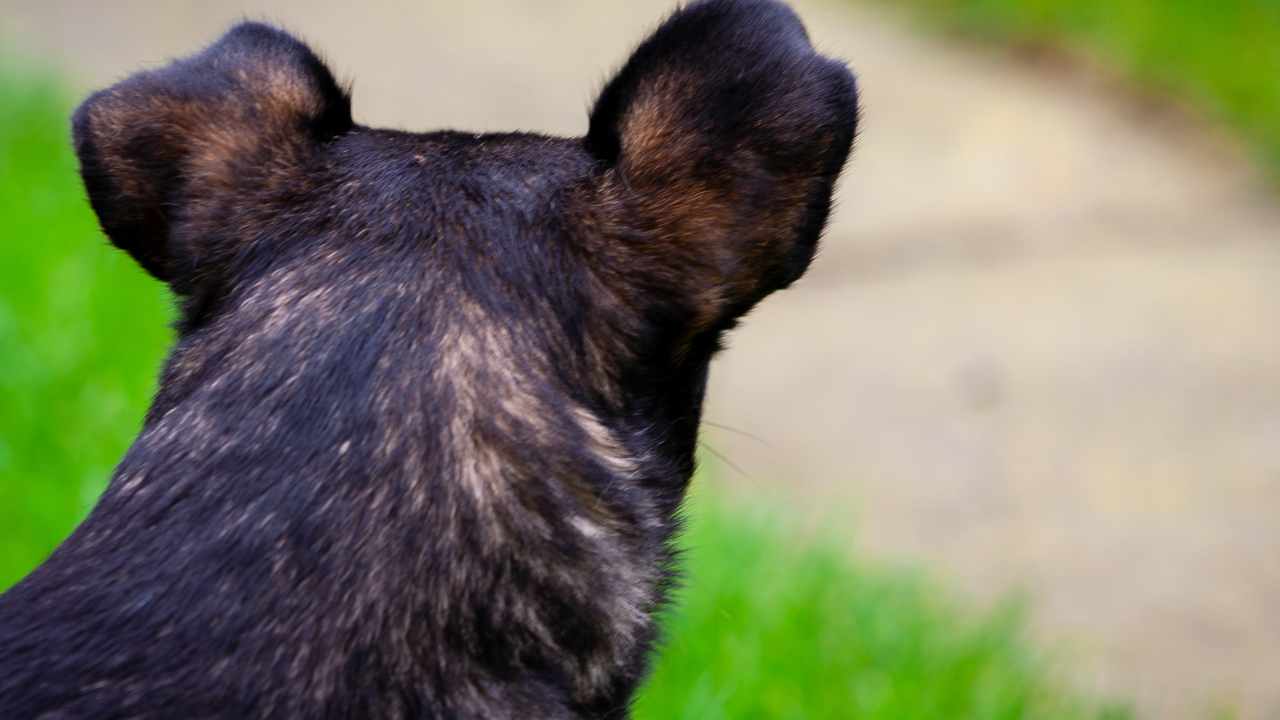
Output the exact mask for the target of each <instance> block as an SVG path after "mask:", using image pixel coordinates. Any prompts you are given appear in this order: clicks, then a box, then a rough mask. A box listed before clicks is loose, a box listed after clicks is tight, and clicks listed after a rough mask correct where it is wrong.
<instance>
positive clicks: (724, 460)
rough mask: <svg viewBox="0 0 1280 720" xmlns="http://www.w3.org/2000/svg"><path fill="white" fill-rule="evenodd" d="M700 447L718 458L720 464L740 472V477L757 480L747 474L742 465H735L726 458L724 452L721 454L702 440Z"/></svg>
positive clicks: (699, 442) (699, 443)
mask: <svg viewBox="0 0 1280 720" xmlns="http://www.w3.org/2000/svg"><path fill="white" fill-rule="evenodd" d="M698 445H699V446H700V447H702V448H703V449H705V450H706V451H707V452H709V453H711V454H712V455H714V456H715V457H716V459H717V460H719V461H720V462H722V463H724V464H725V465H728V466H729V467H731V468H733V469H734V470H737V471H738V474H739V475H741V476H742V477H744V478H746V479H748V480H755V478H753V477H752V476H751V473H749V472H747V471H746V470H743V469H742V467H741V466H740V465H738V464H737V463H735V462H734V461H732V460H730V459H729V458H728V457H725V455H724V453H722V452H720V451H718V450H716V449H715V448H713V447H711V446H710V445H708V444H707V443H705V442H703V441H702V440H699V441H698Z"/></svg>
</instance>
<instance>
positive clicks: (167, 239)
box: [72, 23, 352, 293]
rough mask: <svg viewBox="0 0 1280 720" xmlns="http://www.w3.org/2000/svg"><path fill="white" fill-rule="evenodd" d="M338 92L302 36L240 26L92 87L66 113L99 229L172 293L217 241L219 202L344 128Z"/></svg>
mask: <svg viewBox="0 0 1280 720" xmlns="http://www.w3.org/2000/svg"><path fill="white" fill-rule="evenodd" d="M351 124H352V123H351V106H350V101H349V99H348V97H347V95H346V93H345V92H344V91H343V90H342V89H341V88H340V87H339V86H338V84H337V83H336V82H335V81H334V79H333V76H332V74H330V72H329V70H328V69H327V68H326V67H325V66H324V64H323V63H321V61H320V60H319V59H318V58H317V57H316V56H315V54H314V53H312V52H311V50H309V49H308V48H307V47H306V46H305V45H303V44H302V43H301V42H299V41H297V40H295V39H294V38H292V37H290V36H289V35H287V34H286V33H284V32H282V31H280V30H277V29H275V28H272V27H269V26H267V25H262V24H259V23H242V24H240V25H238V26H236V27H234V28H232V29H231V30H230V31H229V32H227V34H226V35H224V36H223V37H222V39H220V40H218V42H216V43H214V44H213V45H212V46H210V47H209V48H208V49H206V50H204V51H203V52H201V53H199V54H197V55H194V56H192V57H189V58H186V59H182V60H178V61H175V62H173V63H172V64H170V65H168V66H167V67H164V68H161V69H159V70H154V71H147V72H141V73H138V74H136V75H134V76H132V77H130V78H128V79H127V80H124V81H123V82H121V83H119V84H117V85H115V86H113V87H110V88H108V89H106V90H102V91H100V92H98V93H95V94H94V95H93V96H91V97H90V98H89V99H88V100H86V101H85V102H84V103H83V104H82V105H81V106H80V108H79V109H78V110H76V113H75V116H74V118H73V120H72V129H73V135H74V140H75V148H76V153H77V155H78V156H79V158H80V173H81V176H82V177H83V179H84V184H85V188H86V190H87V191H88V195H89V201H90V203H91V204H92V205H93V209H94V211H95V212H96V213H97V214H98V219H99V221H100V222H101V224H102V228H103V230H104V231H105V232H106V234H107V236H108V237H109V238H110V239H111V241H112V242H113V243H114V244H115V245H116V246H117V247H119V248H121V249H123V250H125V251H127V252H128V253H129V254H130V255H132V256H133V257H134V259H135V260H137V261H138V263H139V264H140V265H142V267H143V268H145V269H146V270H147V271H148V272H150V273H151V274H152V275H154V276H156V277H157V278H159V279H161V280H164V281H166V282H169V283H170V284H171V285H172V286H173V287H174V289H175V290H176V291H177V292H179V293H186V292H188V291H189V290H190V287H189V285H190V284H191V282H193V278H195V277H198V276H203V275H206V274H208V273H210V272H216V268H211V267H209V264H210V263H211V262H214V260H212V258H213V257H214V256H216V255H217V254H218V248H216V247H212V246H211V243H215V242H216V239H215V238H214V237H213V236H216V235H217V232H213V233H212V235H211V234H210V230H211V227H197V226H199V225H200V224H201V223H202V222H204V223H205V224H206V225H210V226H211V225H212V224H215V223H216V220H215V219H214V218H213V217H212V216H214V215H216V214H217V213H219V212H220V211H221V209H225V207H227V206H228V201H229V200H231V199H233V198H235V197H237V196H238V195H242V194H244V193H246V192H249V191H251V190H252V189H253V188H255V187H264V186H267V185H268V184H270V183H271V182H272V181H273V179H275V180H279V179H280V176H281V175H287V174H289V173H293V172H298V171H300V170H301V169H302V167H303V165H304V163H305V162H306V161H307V158H308V157H309V154H310V153H311V151H312V150H313V149H314V148H315V147H316V146H318V144H319V143H321V142H324V141H325V140H326V139H329V138H331V137H333V136H335V135H337V134H340V133H342V132H344V131H346V130H347V129H349V128H350V127H351Z"/></svg>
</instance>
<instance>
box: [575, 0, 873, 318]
mask: <svg viewBox="0 0 1280 720" xmlns="http://www.w3.org/2000/svg"><path fill="white" fill-rule="evenodd" d="M857 115H858V106H857V92H856V88H855V83H854V78H853V75H852V74H851V73H850V72H849V70H848V68H846V67H845V65H844V64H843V63H840V62H837V61H835V60H831V59H828V58H826V57H823V56H822V55H819V54H818V53H817V52H815V51H814V49H813V46H812V45H811V44H810V42H809V38H808V35H807V33H806V32H805V29H804V27H803V25H802V24H801V23H800V20H799V19H798V18H797V17H796V15H795V13H794V12H792V11H791V10H790V9H789V8H788V7H787V6H785V5H783V4H781V3H778V2H772V1H771V0H705V1H703V2H697V3H694V4H692V5H689V6H688V7H686V8H684V9H682V10H680V11H678V12H676V13H675V14H674V15H673V16H672V17H671V18H669V19H668V20H667V21H666V22H665V23H663V24H662V25H661V26H660V27H659V28H658V30H657V31H656V32H654V34H653V35H652V36H651V37H649V39H647V40H645V41H644V43H642V44H641V45H640V46H639V48H638V49H637V50H636V51H635V53H634V54H633V55H632V57H631V59H630V60H628V61H627V63H626V64H625V65H624V66H623V68H622V70H621V71H620V72H619V73H618V75H617V76H616V77H614V78H613V80H612V81H610V82H609V83H608V84H607V85H606V86H605V89H604V91H603V92H602V93H601V95H600V98H599V100H598V101H597V102H596V104H595V107H594V109H593V111H592V114H591V125H590V130H589V133H588V136H587V146H588V148H589V150H590V151H591V152H592V153H593V154H594V155H595V156H596V157H597V159H598V160H600V161H601V162H603V163H606V164H607V165H608V166H610V172H611V173H612V175H613V176H614V178H615V179H616V182H617V185H618V186H619V187H620V188H624V190H621V191H620V192H622V193H624V194H626V195H627V196H628V197H630V198H631V203H630V205H631V206H632V207H633V208H635V210H634V212H635V213H636V214H637V215H638V216H639V219H638V220H636V222H639V223H641V224H643V225H644V226H646V227H647V228H650V229H651V232H649V233H647V236H648V237H649V238H650V241H651V242H653V243H655V244H657V245H658V246H659V248H658V251H659V252H661V253H663V254H665V255H667V256H669V257H670V258H671V262H673V263H678V264H680V265H681V267H682V268H683V272H685V274H684V276H683V279H682V280H681V282H683V283H685V284H686V285H689V286H690V288H689V289H690V291H691V292H693V293H695V294H696V296H697V298H696V302H697V303H699V304H700V305H703V306H704V307H702V308H700V312H699V315H700V316H705V318H706V322H708V323H715V322H716V321H717V320H726V319H732V318H731V317H726V316H736V315H737V314H741V313H742V312H745V311H746V310H747V309H749V308H750V307H751V305H753V304H754V303H755V302H757V301H758V300H759V299H760V298H762V297H763V296H764V295H766V294H768V293H769V292H771V291H773V290H776V289H779V288H782V287H785V286H786V285H788V284H790V283H791V282H792V281H794V280H795V279H796V278H797V277H799V276H800V274H801V273H802V272H804V270H805V268H806V267H807V266H808V264H809V261H810V260H811V259H812V257H813V253H814V250H815V248H816V244H817V241H818V236H819V235H820V234H821V232H822V229H823V226H824V224H825V223H826V219H827V215H828V213H829V211H830V206H831V194H832V190H833V187H834V184H835V182H836V178H837V176H838V175H839V173H840V170H841V168H842V167H843V166H844V162H845V160H846V158H847V157H848V154H849V150H850V147H851V145H852V142H853V137H854V132H855V127H856V122H857Z"/></svg>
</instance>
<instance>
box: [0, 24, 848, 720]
mask: <svg viewBox="0 0 1280 720" xmlns="http://www.w3.org/2000/svg"><path fill="white" fill-rule="evenodd" d="M856 116H857V99H856V91H855V86H854V81H853V77H852V75H851V74H850V73H849V71H848V70H847V69H846V67H845V66H844V65H843V64H842V63H839V62H836V61H833V60H830V59H827V58H825V57H823V56H821V55H819V54H817V53H816V52H815V51H814V50H813V48H812V46H811V45H810V43H809V40H808V37H807V35H806V33H805V30H804V28H803V27H802V25H801V23H800V21H799V20H798V19H797V17H796V16H795V14H794V13H793V12H792V11H791V10H790V9H788V8H787V7H786V6H784V5H782V4H780V3H777V2H772V1H769V0H738V1H736V2H735V1H732V0H705V1H703V2H698V3H694V4H692V5H690V6H688V7H686V8H683V9H681V10H679V11H677V12H676V13H675V14H674V15H672V16H671V17H670V18H669V19H668V20H667V21H666V22H665V23H664V24H662V25H661V26H660V27H659V28H658V29H657V31H656V32H655V33H654V34H653V35H652V36H651V37H649V38H648V39H647V40H646V41H645V42H644V43H642V44H641V45H640V46H639V48H638V49H637V50H636V51H635V53H634V55H633V56H632V57H631V59H630V60H629V61H628V62H627V63H626V64H625V65H624V66H623V67H622V69H621V70H620V71H619V72H618V73H617V75H616V76H615V77H614V78H613V80H612V81H610V82H609V83H608V84H607V85H606V86H605V88H604V90H603V92H602V93H601V95H600V97H599V100H598V101H597V102H596V104H595V107H594V109H593V110H592V112H591V115H590V124H589V130H588V133H587V135H586V136H585V137H584V138H574V139H561V138H552V137H543V136H538V135H529V134H500V135H474V134H470V133H459V132H433V133H427V134H412V133H405V132H393V131H388V130H377V129H371V128H367V127H361V126H359V125H356V124H354V123H353V121H352V119H351V105H350V100H349V97H348V94H347V93H346V92H345V90H344V89H343V88H342V87H341V86H340V85H339V84H338V83H336V82H335V81H334V78H333V75H332V74H331V73H330V71H329V70H328V69H327V68H326V67H325V65H324V64H323V63H322V62H321V61H320V60H319V59H318V58H317V56H316V55H315V54H313V53H312V52H311V51H310V50H309V49H308V48H307V47H306V46H305V45H303V44H302V43H300V42H299V41H297V40H295V39H293V38H292V37H290V36H289V35H287V34H285V33H284V32H282V31H280V30H277V29H274V28H271V27H268V26H265V25H262V24H256V23H244V24H241V25H238V26H237V27H235V28H233V29H232V30H230V31H229V32H228V33H227V34H226V35H225V36H224V37H223V38H222V39H221V40H219V41H218V42H217V43H215V44H214V45H212V46H211V47H209V48H208V49H206V50H204V51H203V52H201V53H199V54H197V55H194V56H192V57H190V58H187V59H183V60H178V61H176V62H174V63H172V64H171V65H169V66H167V67H164V68H162V69H159V70H155V71H148V72H141V73H139V74H136V75H134V76H132V77H130V78H128V79H126V80H124V81H123V82H121V83H119V84H117V85H115V86H113V87H111V88H108V89H106V90H103V91H101V92H98V93H96V94H94V95H93V96H91V97H90V98H89V99H88V100H86V101H85V102H84V104H83V105H82V106H81V107H80V108H79V109H78V110H77V111H76V113H75V117H74V121H73V128H74V140H75V147H76V151H77V153H78V155H79V158H80V162H81V172H82V175H83V178H84V183H85V187H86V189H87V191H88V196H89V200H90V202H91V204H92V206H93V209H94V210H95V212H96V213H97V215H98V217H99V219H100V221H101V224H102V228H103V230H104V231H105V233H106V235H107V236H108V237H109V238H110V240H111V241H112V242H113V243H114V244H115V245H117V246H118V247H119V248H121V249H123V250H125V251H127V252H128V253H130V254H131V255H132V256H133V257H134V258H135V259H136V260H137V262H138V263H139V264H141V265H142V267H144V268H145V269H146V270H148V271H149V272H150V273H151V274H152V275H154V276H155V277H157V278H158V279H160V280H162V281H164V282H166V283H167V284H168V285H169V286H170V287H171V288H172V290H173V292H174V294H175V296H176V297H177V298H178V299H179V302H180V304H181V312H180V315H181V317H180V320H179V325H178V339H177V343H176V345H175V347H174V348H173V350H172V353H171V354H170V356H169V359H168V361H167V364H166V366H165V368H164V371H163V374H162V377H161V379H160V387H159V390H158V393H157V395H156V397H155V400H154V404H153V405H152V407H151V409H150V412H149V413H148V414H147V417H146V421H145V424H144V426H143V428H142V431H141V434H140V435H139V436H138V438H137V440H136V441H135V442H134V443H133V445H132V447H131V448H130V449H129V451H128V453H127V454H126V455H125V457H124V459H123V460H122V461H121V462H120V465H119V467H118V468H117V469H116V471H115V473H114V475H113V476H112V478H111V482H110V484H109V487H108V488H107V490H106V492H105V493H104V494H103V496H102V498H101V499H100V501H99V502H98V504H97V506H96V507H95V508H94V509H93V511H92V513H91V514H90V515H89V517H88V518H87V519H86V520H85V521H84V523H83V524H82V525H81V526H80V527H79V528H78V529H77V530H76V531H75V532H74V533H73V534H72V535H71V537H70V538H69V539H68V540H67V541H66V542H65V543H63V544H62V546H61V547H59V548H58V549H57V550H56V551H55V552H54V553H53V554H52V556H51V557H50V558H49V559H48V560H47V561H46V562H45V563H44V564H43V565H41V566H40V567H39V568H37V569H36V570H35V571H34V572H32V573H31V574H30V575H29V576H28V577H27V578H25V579H24V580H22V581H21V582H20V583H18V584H17V585H16V586H15V587H13V588H12V589H11V590H10V591H8V592H7V593H6V594H4V595H3V597H0V716H2V717H5V718H89V717H93V718H98V717H101V718H126V717H128V718H151V717H166V718H168V717H173V718H178V717H181V718H196V717H228V718H251V717H252V718H268V717H298V718H352V717H378V718H474V719H477V720H478V719H481V718H485V719H489V718H621V717H625V716H626V715H627V712H628V705H629V702H630V699H631V697H632V695H633V693H634V691H635V689H636V687H637V685H638V684H639V683H640V682H641V681H642V679H643V678H644V676H645V673H646V668H647V665H648V662H649V656H650V651H651V649H652V648H653V646H654V643H655V638H656V630H655V624H654V614H655V611H656V610H657V609H658V608H659V607H660V606H661V605H662V603H663V602H664V599H665V598H666V596H667V593H668V590H669V588H670V586H671V584H672V582H673V572H674V565H673V552H672V549H671V547H670V542H671V540H672V537H673V534H674V533H676V531H677V529H678V518H677V511H678V509H679V506H680V502H681V499H682V497H683V495H684V492H685V489H686V486H687V484H688V482H689V479H690V476H691V474H692V472H693V469H694V447H695V443H696V437H697V431H698V423H699V417H700V413H701V404H702V399H703V392H704V388H705V384H706V378H707V369H708V364H709V361H710V360H711V358H712V356H713V354H714V353H715V352H716V350H717V349H718V347H719V342H720V338H721V336H722V335H723V333H724V332H725V331H727V330H728V329H730V328H731V327H732V326H733V325H734V323H735V322H736V321H737V320H738V319H739V318H740V317H741V316H742V315H743V314H744V313H746V312H747V311H748V310H749V309H751V307H752V306H754V305H755V304H756V303H757V302H759V301H760V300H761V299H762V298H763V297H765V296H766V295H768V294H769V293H771V292H773V291H775V290H778V289H780V288H783V287H786V286H787V285H789V284H790V283H792V282H793V281H794V280H796V279H797V278H798V277H799V276H800V275H801V273H802V272H804V270H805V268H806V267H807V266H808V264H809V262H810V260H811V259H812V257H813V254H814V251H815V248H816V244H817V241H818V238H819V235H820V234H821V231H822V228H823V226H824V223H825V221H826V218H827V214H828V211H829V207H830V204H831V196H832V192H833V186H834V183H835V181H836V178H837V176H838V174H839V172H840V170H841V168H842V167H843V165H844V162H845V159H846V157H847V155H848V153H849V150H850V146H851V143H852V141H853V137H854V131H855V124H856ZM121 312H128V308H121Z"/></svg>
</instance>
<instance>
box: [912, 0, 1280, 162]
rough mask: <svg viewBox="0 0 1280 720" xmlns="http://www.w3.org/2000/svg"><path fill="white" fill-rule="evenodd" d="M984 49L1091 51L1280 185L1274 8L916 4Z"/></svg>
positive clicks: (1267, 3)
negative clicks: (1226, 136)
mask: <svg viewBox="0 0 1280 720" xmlns="http://www.w3.org/2000/svg"><path fill="white" fill-rule="evenodd" d="M911 4H913V5H915V6H918V7H919V8H921V9H922V10H923V11H924V14H925V15H926V16H927V17H930V18H932V19H933V20H936V21H938V22H940V23H942V24H944V25H945V26H948V27H951V28H954V29H957V30H960V31H962V32H965V33H968V34H972V35H976V36H978V37H979V38H982V39H985V40H994V41H996V42H1014V43H1018V44H1033V45H1034V44H1038V45H1048V46H1058V47H1066V48H1070V49H1076V50H1083V51H1085V52H1087V53H1089V54H1091V55H1093V56H1095V57H1097V58H1098V59H1099V60H1101V61H1103V62H1105V63H1106V64H1108V65H1111V66H1113V67H1117V68H1118V69H1120V70H1122V71H1123V72H1125V73H1127V74H1128V75H1129V76H1130V77H1131V78H1133V79H1134V80H1136V81H1138V82H1139V83H1141V84H1143V85H1145V86H1147V87H1150V88H1153V89H1155V90H1157V91H1158V92H1162V93H1166V94H1169V95H1171V96H1173V97H1177V98H1180V99H1182V100H1183V101H1184V102H1187V103H1189V104H1191V105H1193V106H1195V107H1198V108H1200V109H1201V110H1203V111H1205V112H1206V113H1207V114H1209V115H1210V116H1211V117H1213V118H1216V119H1219V120H1221V121H1223V122H1225V123H1227V124H1228V125H1230V126H1231V127H1233V128H1235V130H1236V131H1238V132H1239V133H1240V135H1241V136H1242V137H1243V138H1245V139H1246V141H1247V142H1249V143H1250V144H1252V146H1253V147H1254V148H1256V149H1257V151H1258V154H1259V156H1260V157H1261V158H1262V161H1263V163H1264V164H1265V165H1266V166H1267V168H1268V169H1269V170H1270V171H1271V172H1272V173H1273V175H1274V176H1275V178H1276V179H1277V180H1280V2H1277V1H1276V0H911Z"/></svg>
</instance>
